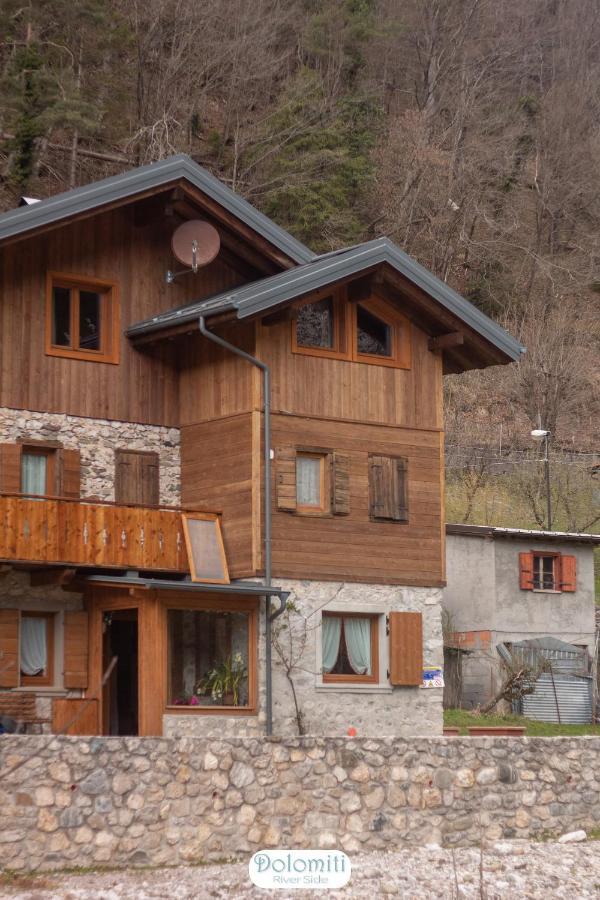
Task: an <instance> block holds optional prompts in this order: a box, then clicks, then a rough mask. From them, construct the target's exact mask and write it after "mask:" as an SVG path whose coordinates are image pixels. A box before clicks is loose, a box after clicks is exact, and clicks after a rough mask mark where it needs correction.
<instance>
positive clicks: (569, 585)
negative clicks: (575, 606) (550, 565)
mask: <svg viewBox="0 0 600 900" xmlns="http://www.w3.org/2000/svg"><path fill="white" fill-rule="evenodd" d="M557 564H558V565H559V566H560V590H562V591H569V592H570V593H572V592H574V591H576V590H577V559H576V558H575V557H574V556H561V557H560V559H559V560H558V561H557Z"/></svg>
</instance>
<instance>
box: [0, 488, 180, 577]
mask: <svg viewBox="0 0 600 900" xmlns="http://www.w3.org/2000/svg"><path fill="white" fill-rule="evenodd" d="M0 560H9V561H12V560H18V561H22V562H35V563H62V564H65V565H77V566H108V567H111V566H112V567H116V568H127V569H154V570H157V571H165V572H171V571H172V572H187V571H189V566H188V561H187V554H186V551H185V542H184V539H183V528H182V524H181V512H180V511H178V510H175V509H146V508H140V507H127V506H115V505H112V504H98V503H84V502H79V503H78V502H75V501H69V500H58V499H51V500H32V499H28V498H25V497H14V496H0Z"/></svg>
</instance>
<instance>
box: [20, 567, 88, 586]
mask: <svg viewBox="0 0 600 900" xmlns="http://www.w3.org/2000/svg"><path fill="white" fill-rule="evenodd" d="M76 574H77V569H66V568H64V569H63V568H61V567H60V566H56V567H54V568H52V569H37V570H36V571H34V572H32V573H31V576H30V578H31V587H45V586H47V585H60V586H64V585H67V584H70V583H71V582H72V581H73V579H74V578H75V575H76Z"/></svg>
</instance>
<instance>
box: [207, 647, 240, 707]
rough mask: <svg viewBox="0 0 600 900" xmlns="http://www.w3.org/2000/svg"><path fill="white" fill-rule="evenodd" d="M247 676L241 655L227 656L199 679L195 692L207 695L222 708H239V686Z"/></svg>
mask: <svg viewBox="0 0 600 900" xmlns="http://www.w3.org/2000/svg"><path fill="white" fill-rule="evenodd" d="M247 675H248V672H247V670H246V666H245V665H244V660H243V658H242V654H241V653H236V654H235V656H233V657H232V656H231V655H229V656H228V657H226V658H225V659H224V660H223V662H222V663H220V664H219V665H218V666H215V667H214V668H213V669H210V670H209V671H208V672H207V673H206V675H205V676H204V678H202V679H200V681H199V682H198V684H197V685H196V688H195V691H196V693H197V694H205V695H206V694H209V695H210V696H211V698H212V699H213V700H214V701H215V702H217V703H221V704H222V705H223V706H239V704H240V686H241V684H242V682H243V681H244V679H245V678H246V676H247Z"/></svg>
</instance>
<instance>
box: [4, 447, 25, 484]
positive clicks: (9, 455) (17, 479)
mask: <svg viewBox="0 0 600 900" xmlns="http://www.w3.org/2000/svg"><path fill="white" fill-rule="evenodd" d="M21 450H22V448H21V444H0V491H1V492H2V493H3V494H19V493H20V491H21Z"/></svg>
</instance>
